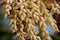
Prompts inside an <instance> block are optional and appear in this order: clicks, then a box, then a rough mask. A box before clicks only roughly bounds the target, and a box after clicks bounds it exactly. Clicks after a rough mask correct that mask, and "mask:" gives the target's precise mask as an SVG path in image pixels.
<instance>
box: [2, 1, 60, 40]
mask: <svg viewBox="0 0 60 40" xmlns="http://www.w3.org/2000/svg"><path fill="white" fill-rule="evenodd" d="M2 9H3V15H4V18H7V17H8V18H9V19H10V25H11V26H12V32H17V35H16V36H19V40H41V38H40V37H39V36H37V32H36V30H35V25H38V27H39V31H40V33H39V34H40V35H41V36H42V40H52V39H51V37H50V36H49V33H48V31H47V30H46V24H49V25H51V27H52V28H53V29H54V30H55V31H58V32H59V30H58V28H57V25H56V24H55V23H56V21H55V20H54V19H53V14H54V13H57V14H60V6H59V5H58V4H57V2H56V0H4V2H3V7H2Z"/></svg>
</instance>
